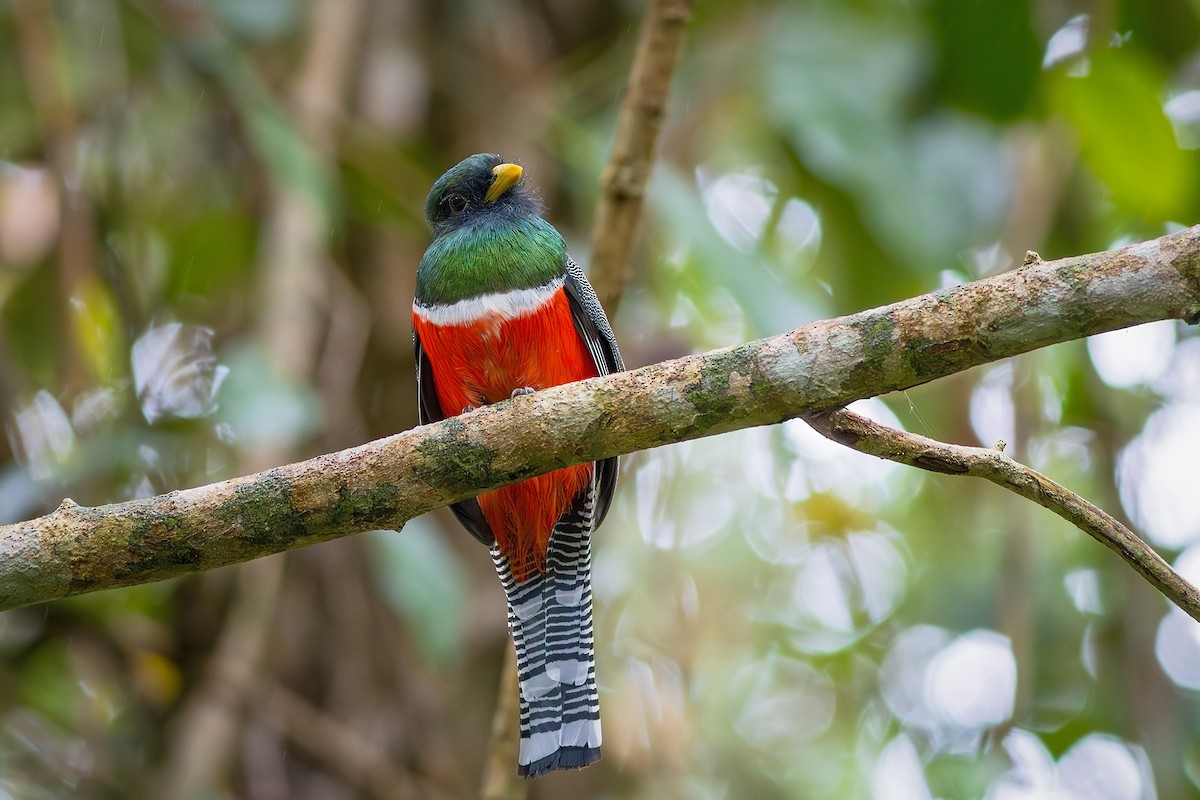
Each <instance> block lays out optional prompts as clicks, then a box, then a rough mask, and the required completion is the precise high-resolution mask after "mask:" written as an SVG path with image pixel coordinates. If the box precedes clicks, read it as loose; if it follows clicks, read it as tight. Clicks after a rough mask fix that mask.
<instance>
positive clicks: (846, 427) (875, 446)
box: [805, 409, 1200, 622]
mask: <svg viewBox="0 0 1200 800" xmlns="http://www.w3.org/2000/svg"><path fill="white" fill-rule="evenodd" d="M805 420H806V421H807V422H808V424H809V425H810V426H812V427H813V428H814V429H815V430H817V431H818V432H820V433H821V434H822V435H823V436H826V437H828V438H830V439H832V440H833V441H835V442H838V443H840V444H844V445H846V446H847V447H850V448H853V449H855V450H858V451H859V452H862V453H867V454H868V455H873V456H878V457H879V458H886V459H888V460H889V461H895V462H897V463H900V464H907V465H909V466H911V467H920V468H921V469H925V470H929V471H930V472H940V473H943V474H946V475H973V476H975V477H977V478H986V479H987V480H989V481H991V482H992V483H995V484H997V485H999V486H1003V487H1004V488H1005V489H1008V490H1009V491H1012V492H1016V493H1017V494H1019V495H1020V496H1021V497H1024V498H1025V499H1027V500H1032V501H1033V502H1035V503H1037V504H1038V505H1039V506H1042V507H1043V508H1046V509H1049V510H1050V511H1053V512H1054V513H1055V514H1058V515H1059V516H1060V517H1062V518H1063V519H1065V520H1066V521H1067V522H1070V523H1071V524H1072V525H1074V526H1076V527H1077V528H1079V529H1080V530H1082V531H1083V532H1084V533H1086V534H1088V535H1089V536H1091V537H1092V538H1093V539H1095V540H1096V541H1098V542H1100V544H1102V545H1104V546H1105V547H1107V548H1108V549H1109V550H1112V551H1113V552H1114V553H1116V554H1117V555H1118V556H1120V557H1121V560H1122V561H1124V562H1125V563H1126V564H1128V565H1129V566H1131V567H1133V569H1135V570H1136V571H1137V572H1138V574H1140V575H1141V576H1142V577H1143V578H1145V579H1146V580H1147V581H1148V582H1149V583H1150V585H1151V586H1153V587H1154V588H1155V589H1158V591H1159V592H1161V593H1162V594H1163V595H1164V596H1165V597H1166V598H1167V599H1168V600H1170V601H1171V602H1172V603H1174V604H1175V605H1177V606H1179V607H1180V608H1181V609H1183V610H1184V611H1186V612H1187V613H1188V614H1189V615H1190V616H1191V617H1192V618H1193V619H1195V620H1196V621H1198V622H1200V590H1198V589H1197V588H1196V587H1195V586H1193V585H1192V584H1190V583H1188V581H1187V580H1186V579H1185V578H1184V577H1183V576H1182V575H1180V574H1179V573H1178V572H1176V571H1175V570H1173V569H1171V565H1170V564H1168V563H1167V562H1166V561H1164V560H1163V558H1162V556H1160V555H1159V554H1158V553H1156V552H1154V548H1152V547H1150V545H1148V544H1146V543H1145V542H1144V541H1142V539H1140V538H1139V537H1138V536H1137V534H1135V533H1134V532H1133V531H1131V530H1129V528H1127V527H1125V526H1124V525H1122V524H1121V523H1120V522H1118V521H1117V520H1116V519H1114V518H1113V517H1112V516H1111V515H1110V514H1108V513H1107V512H1105V511H1104V510H1103V509H1101V508H1099V507H1097V506H1095V505H1093V504H1092V503H1089V502H1088V501H1087V500H1085V499H1084V498H1082V497H1080V496H1079V495H1077V494H1075V493H1074V492H1072V491H1071V490H1070V489H1067V488H1066V487H1065V486H1062V485H1060V484H1058V483H1055V482H1054V481H1052V480H1050V479H1049V478H1047V477H1046V476H1045V475H1042V474H1041V473H1040V472H1037V471H1036V470H1034V469H1031V468H1029V467H1027V466H1025V465H1024V464H1021V463H1019V462H1017V461H1014V460H1013V459H1011V458H1009V457H1008V456H1006V455H1004V453H1002V452H1000V451H999V450H989V449H987V448H984V447H966V446H963V445H956V444H947V443H945V442H939V441H937V440H936V439H930V438H928V437H926V436H920V435H918V434H915V433H908V432H907V431H898V430H896V429H894V428H889V427H887V426H886V425H880V424H879V423H878V422H875V421H873V420H870V419H867V418H866V417H864V416H862V415H860V414H855V413H854V412H853V411H847V410H845V409H841V410H838V411H830V412H822V413H818V414H810V415H808V416H806V417H805Z"/></svg>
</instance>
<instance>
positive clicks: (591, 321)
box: [564, 256, 625, 528]
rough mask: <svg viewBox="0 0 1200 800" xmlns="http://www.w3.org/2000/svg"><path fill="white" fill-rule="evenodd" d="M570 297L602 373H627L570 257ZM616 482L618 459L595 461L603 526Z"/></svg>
mask: <svg viewBox="0 0 1200 800" xmlns="http://www.w3.org/2000/svg"><path fill="white" fill-rule="evenodd" d="M564 287H565V288H566V291H567V299H568V300H569V301H570V303H571V317H572V319H573V320H574V322H575V330H576V331H578V332H579V335H580V336H581V337H583V340H584V341H585V342H586V343H587V347H588V352H590V353H591V354H592V361H594V362H595V364H596V370H597V371H598V372H599V373H600V374H601V375H611V374H613V373H614V372H624V371H625V362H623V361H622V360H621V353H620V351H619V350H618V349H617V337H616V336H615V335H614V334H613V330H612V326H611V325H609V324H608V317H606V316H605V315H604V308H603V306H601V305H600V299H599V298H598V297H596V290H595V289H593V288H592V285H591V284H590V283H588V279H587V277H586V276H585V275H584V274H583V270H581V269H580V268H579V265H578V264H576V263H575V262H574V261H572V260H571V258H570V256H568V257H567V275H566V280H565V282H564ZM616 484H617V459H616V458H606V459H604V460H603V461H599V462H597V464H596V512H595V517H596V523H595V527H597V528H598V527H600V523H601V522H603V521H604V515H605V514H607V513H608V506H609V503H611V502H612V495H613V489H614V488H616Z"/></svg>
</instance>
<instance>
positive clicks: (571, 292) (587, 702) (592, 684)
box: [413, 154, 624, 777]
mask: <svg viewBox="0 0 1200 800" xmlns="http://www.w3.org/2000/svg"><path fill="white" fill-rule="evenodd" d="M522 174H523V173H522V169H521V167H519V166H517V165H516V164H509V163H505V162H504V161H503V160H502V159H501V158H500V157H499V156H496V155H489V154H478V155H473V156H471V157H470V158H467V159H464V160H463V161H462V162H460V163H459V164H457V165H456V166H454V167H452V168H451V169H450V170H449V171H448V172H446V174H444V175H442V177H440V178H438V180H437V181H436V182H435V183H434V184H433V188H432V189H431V190H430V192H429V197H428V198H427V200H426V202H425V216H426V218H427V219H428V221H429V224H430V225H431V226H432V228H433V241H432V243H431V244H430V245H429V248H428V249H427V250H426V251H425V255H424V257H423V258H422V259H421V263H420V266H419V267H418V268H417V285H416V297H415V298H414V300H413V344H414V346H415V349H416V367H417V396H418V404H419V413H420V419H421V422H422V423H427V422H435V421H437V420H441V419H444V418H446V417H450V416H455V415H457V414H461V413H464V412H466V411H469V410H471V409H473V408H477V407H479V406H483V405H486V404H488V403H496V402H500V401H501V400H507V399H509V398H511V397H514V396H516V395H518V394H524V393H526V392H532V391H537V390H538V389H545V388H546V387H549V386H557V385H559V384H563V383H568V382H570V381H577V380H582V379H584V378H592V377H595V376H598V375H608V374H610V373H613V372H620V371H621V370H623V369H624V365H623V364H622V362H621V355H620V353H619V352H618V351H617V342H616V339H615V338H614V336H613V332H612V328H611V326H610V325H609V323H608V319H607V318H606V317H605V315H604V310H603V308H601V306H600V302H599V301H598V300H597V299H596V293H595V291H593V289H592V287H591V285H590V284H589V283H588V281H587V278H585V277H584V274H583V271H582V270H580V268H579V267H578V266H577V265H576V264H575V262H574V261H572V260H571V258H570V256H568V255H567V251H566V245H565V243H564V242H563V238H562V236H561V235H559V233H558V231H556V230H555V229H554V227H553V226H552V225H550V223H548V222H546V221H545V220H544V219H542V217H541V211H542V207H541V203H540V201H539V199H538V197H537V195H536V194H535V193H533V192H532V191H531V190H530V189H529V188H528V187H527V185H526V183H525V181H524V180H522ZM616 478H617V459H615V458H609V459H604V460H603V461H597V462H593V463H590V464H583V465H580V466H576V467H567V468H566V469H560V470H555V471H554V472H551V473H549V474H547V475H542V476H540V477H536V478H530V479H528V480H525V481H522V482H520V483H517V484H514V485H512V486H507V487H505V488H502V489H497V490H495V491H492V492H487V493H486V494H482V495H480V496H479V497H476V498H474V499H471V500H467V501H464V502H461V503H456V504H454V505H453V506H451V509H452V510H453V511H454V514H455V515H456V516H457V517H458V519H459V521H460V522H462V524H463V525H464V526H465V527H466V529H467V530H468V531H469V532H470V533H471V535H472V536H474V537H475V538H476V539H478V540H479V541H481V542H483V543H484V544H485V545H487V546H488V548H489V550H490V551H491V555H492V561H493V562H494V564H495V566H496V572H497V574H498V575H499V576H500V582H501V583H502V584H503V586H504V593H505V596H506V598H507V605H508V625H509V629H510V630H511V632H512V637H513V642H514V644H515V645H516V650H517V672H518V678H519V687H518V689H519V692H520V726H521V744H520V754H519V758H518V767H517V769H518V773H519V774H521V775H524V776H527V777H534V776H537V775H541V774H543V773H546V772H549V771H551V770H556V769H571V768H576V767H583V766H586V765H588V764H591V763H592V762H594V761H596V760H598V759H599V758H600V705H599V697H598V695H597V692H596V666H595V655H594V651H593V644H592V586H591V535H592V532H593V531H594V530H595V529H596V528H597V527H598V526H599V525H600V522H601V521H602V520H603V519H604V515H605V513H606V512H607V511H608V507H609V503H610V501H611V500H612V495H613V487H614V485H615V484H616Z"/></svg>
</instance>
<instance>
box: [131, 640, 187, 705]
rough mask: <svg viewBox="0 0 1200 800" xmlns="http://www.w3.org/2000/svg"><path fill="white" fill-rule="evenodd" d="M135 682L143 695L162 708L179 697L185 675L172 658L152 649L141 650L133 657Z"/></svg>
mask: <svg viewBox="0 0 1200 800" xmlns="http://www.w3.org/2000/svg"><path fill="white" fill-rule="evenodd" d="M133 682H134V685H135V686H136V687H137V689H138V691H139V692H140V693H141V695H142V696H143V697H145V698H147V699H149V700H150V701H151V702H153V703H154V704H155V705H157V706H159V707H160V708H165V707H167V706H170V705H171V704H172V703H174V702H175V700H176V699H177V698H178V697H179V690H180V688H181V687H182V686H183V676H182V675H181V674H180V672H179V667H177V666H176V665H175V662H173V661H172V660H171V659H169V658H167V657H166V656H164V655H161V654H159V653H155V652H153V651H151V650H139V651H137V653H136V654H135V655H134V659H133Z"/></svg>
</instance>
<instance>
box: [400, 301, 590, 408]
mask: <svg viewBox="0 0 1200 800" xmlns="http://www.w3.org/2000/svg"><path fill="white" fill-rule="evenodd" d="M523 291H524V292H525V293H526V294H525V296H523V297H519V298H516V299H514V298H513V295H514V294H518V293H514V292H508V293H504V294H496V295H485V296H482V297H478V298H472V299H471V300H468V301H460V302H459V303H456V304H454V306H443V307H433V308H422V307H415V308H414V309H413V327H414V329H415V330H416V331H417V335H418V336H419V337H420V338H421V345H422V347H423V348H424V349H425V353H426V356H427V357H428V359H429V362H430V364H432V365H433V374H434V385H435V387H436V389H437V394H438V400H439V402H440V403H441V406H442V410H443V411H444V412H445V413H447V414H457V413H460V412H461V411H462V409H464V408H468V407H475V406H481V405H486V404H490V403H497V402H499V401H501V400H507V399H508V398H509V397H511V396H512V393H513V391H514V390H518V389H525V388H529V389H545V388H547V387H550V386H558V385H559V384H563V383H569V382H571V381H576V380H582V379H583V378H590V377H595V376H596V375H598V374H599V373H598V371H597V369H596V365H595V364H594V363H593V361H592V357H591V354H590V353H589V351H588V349H587V345H586V343H585V342H584V341H583V339H582V338H580V336H579V334H578V332H577V331H576V330H575V325H574V323H573V322H572V319H571V308H570V303H569V302H568V300H567V296H566V293H565V291H564V290H563V288H562V286H561V284H558V285H552V286H551V287H547V288H546V289H545V290H523Z"/></svg>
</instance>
